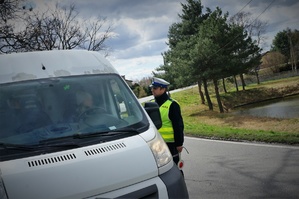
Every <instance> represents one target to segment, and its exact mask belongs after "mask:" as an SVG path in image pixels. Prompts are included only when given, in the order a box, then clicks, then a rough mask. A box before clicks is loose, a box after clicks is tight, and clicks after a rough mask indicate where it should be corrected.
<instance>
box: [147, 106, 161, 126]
mask: <svg viewBox="0 0 299 199" xmlns="http://www.w3.org/2000/svg"><path fill="white" fill-rule="evenodd" d="M144 109H145V111H146V112H147V114H148V115H149V117H150V118H151V119H152V121H153V123H154V124H155V126H156V128H157V129H159V128H161V127H162V119H161V115H160V110H159V105H158V104H157V103H156V102H145V103H144Z"/></svg>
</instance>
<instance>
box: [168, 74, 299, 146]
mask: <svg viewBox="0 0 299 199" xmlns="http://www.w3.org/2000/svg"><path fill="white" fill-rule="evenodd" d="M296 94H299V77H293V78H287V79H280V80H275V81H269V82H263V83H262V84H260V85H256V84H255V85H254V84H253V85H249V86H247V87H246V90H245V91H239V92H236V91H233V90H231V91H229V92H228V93H222V94H221V97H222V100H223V103H224V105H225V106H226V108H227V110H229V111H228V112H226V113H219V111H218V107H217V106H216V99H215V96H214V95H213V93H211V97H212V101H213V104H214V111H210V110H208V107H207V105H204V104H201V101H200V98H199V94H198V88H197V87H193V88H191V89H188V90H184V91H180V92H176V93H173V94H172V96H171V97H172V98H174V99H176V100H177V101H178V102H179V103H180V105H181V109H182V115H183V118H184V123H185V134H186V135H189V136H196V137H202V138H211V139H223V140H235V141H240V140H242V141H243V140H244V141H255V142H267V143H282V144H292V145H299V118H291V119H278V118H269V117H254V116H250V115H242V116H240V115H236V114H234V110H235V107H238V106H243V105H245V104H251V103H257V102H261V101H265V100H269V99H274V98H281V97H285V96H289V95H296Z"/></svg>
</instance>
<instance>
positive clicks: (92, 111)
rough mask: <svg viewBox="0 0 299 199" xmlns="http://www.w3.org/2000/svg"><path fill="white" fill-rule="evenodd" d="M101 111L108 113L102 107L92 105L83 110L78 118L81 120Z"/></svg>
mask: <svg viewBox="0 0 299 199" xmlns="http://www.w3.org/2000/svg"><path fill="white" fill-rule="evenodd" d="M99 113H107V112H106V110H105V109H104V108H102V107H91V108H89V109H87V110H85V111H83V112H82V113H80V114H79V116H78V119H79V121H80V120H81V119H84V118H87V117H89V116H92V115H95V114H99Z"/></svg>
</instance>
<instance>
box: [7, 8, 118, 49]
mask: <svg viewBox="0 0 299 199" xmlns="http://www.w3.org/2000/svg"><path fill="white" fill-rule="evenodd" d="M22 22H23V26H24V28H23V29H22V30H21V31H18V32H16V31H13V34H12V35H13V36H8V35H7V34H4V36H5V37H6V38H7V39H5V40H4V42H3V46H5V48H3V46H2V47H1V53H10V52H21V51H41V50H53V49H57V50H61V49H74V48H81V49H87V50H93V51H105V50H106V52H105V54H106V55H107V54H108V51H107V50H108V48H107V47H106V46H105V45H104V42H105V41H106V40H107V39H109V38H110V37H111V36H112V35H111V25H107V28H106V30H104V31H102V28H104V26H105V25H106V22H107V20H106V18H100V17H98V18H95V19H94V18H90V19H86V20H84V23H83V22H81V21H80V18H79V17H78V12H77V11H76V9H75V5H74V4H70V6H69V7H66V6H63V7H60V5H59V4H58V3H57V4H56V6H55V8H54V9H53V10H51V9H48V10H47V11H45V12H43V13H39V12H33V13H32V14H30V15H26V16H25V17H24V18H23V19H22ZM8 47H9V48H8Z"/></svg>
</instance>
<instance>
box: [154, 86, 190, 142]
mask: <svg viewBox="0 0 299 199" xmlns="http://www.w3.org/2000/svg"><path fill="white" fill-rule="evenodd" d="M168 99H170V100H172V99H171V98H170V97H169V96H168V95H167V93H166V92H165V93H163V94H162V95H161V96H159V97H155V101H156V102H157V104H158V105H159V107H160V106H161V105H162V104H163V103H164V102H165V101H166V100H168ZM168 117H169V119H170V120H171V122H172V127H173V130H174V146H175V147H177V146H183V143H184V122H183V118H182V115H181V108H180V105H179V104H178V103H177V102H176V101H174V100H172V103H171V105H170V108H169V114H168ZM162 122H163V121H162Z"/></svg>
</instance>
